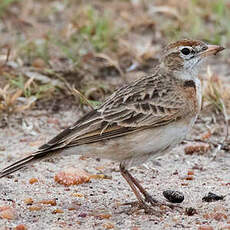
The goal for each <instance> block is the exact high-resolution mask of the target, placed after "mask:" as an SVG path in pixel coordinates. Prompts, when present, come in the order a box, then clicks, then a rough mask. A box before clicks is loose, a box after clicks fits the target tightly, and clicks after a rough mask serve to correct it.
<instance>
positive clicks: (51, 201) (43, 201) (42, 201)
mask: <svg viewBox="0 0 230 230" xmlns="http://www.w3.org/2000/svg"><path fill="white" fill-rule="evenodd" d="M37 203H38V204H47V205H51V206H56V205H57V202H56V199H52V200H41V201H39V202H37Z"/></svg>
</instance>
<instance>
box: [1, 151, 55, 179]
mask: <svg viewBox="0 0 230 230" xmlns="http://www.w3.org/2000/svg"><path fill="white" fill-rule="evenodd" d="M50 153H51V154H52V153H54V151H48V150H40V151H37V152H34V153H32V154H31V155H30V156H28V157H25V158H23V159H21V160H19V161H16V162H15V163H13V164H11V165H9V166H8V167H6V168H4V169H2V170H1V171H0V178H2V177H5V176H7V175H9V174H11V173H13V172H15V171H18V170H19V169H21V168H23V167H25V166H26V165H28V164H29V163H31V162H35V161H37V160H41V159H42V158H45V157H47V156H48V155H49V154H50Z"/></svg>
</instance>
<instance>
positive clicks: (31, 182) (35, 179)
mask: <svg viewBox="0 0 230 230" xmlns="http://www.w3.org/2000/svg"><path fill="white" fill-rule="evenodd" d="M37 182H38V179H37V178H31V179H30V180H29V183H30V184H34V183H37Z"/></svg>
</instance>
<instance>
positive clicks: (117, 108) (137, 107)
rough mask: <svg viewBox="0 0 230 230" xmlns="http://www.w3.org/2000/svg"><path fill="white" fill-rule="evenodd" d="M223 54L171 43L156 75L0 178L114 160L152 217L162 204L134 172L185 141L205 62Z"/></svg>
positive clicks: (214, 48) (196, 44)
mask: <svg viewBox="0 0 230 230" xmlns="http://www.w3.org/2000/svg"><path fill="white" fill-rule="evenodd" d="M223 49H224V48H223V47H222V46H219V45H210V44H207V43H205V42H203V41H199V40H191V39H182V40H179V41H176V42H172V43H170V44H169V45H167V46H166V48H165V49H163V52H162V55H161V58H160V61H159V65H157V66H156V67H155V68H154V70H153V71H152V73H151V74H149V75H146V76H143V77H140V78H139V79H137V80H135V81H133V82H130V83H128V84H126V85H124V86H122V87H121V88H119V89H117V90H116V91H115V92H114V93H113V94H112V95H110V96H109V97H108V98H107V99H106V100H105V101H104V103H102V104H101V105H100V106H99V107H98V108H96V109H94V110H92V111H90V112H88V113H86V114H85V115H84V116H83V117H81V118H80V119H79V120H77V121H76V122H75V123H74V124H73V125H71V126H69V127H68V128H66V129H65V130H64V131H62V132H61V133H59V134H58V135H57V136H55V137H54V138H53V139H51V140H50V141H48V142H47V143H45V144H43V145H42V146H41V147H39V149H38V150H37V151H36V152H34V153H31V154H30V155H29V156H27V157H25V158H23V159H21V160H19V161H16V162H15V163H13V164H11V165H10V166H8V167H6V168H4V169H2V170H1V171H0V178H2V177H5V176H7V175H9V174H11V173H13V172H15V171H17V170H19V169H21V168H23V167H24V166H26V165H28V164H30V163H33V162H35V161H37V160H42V159H44V158H50V157H52V156H55V155H57V154H63V155H71V154H79V155H84V156H88V157H94V158H105V159H110V160H113V161H117V162H119V169H120V172H121V175H122V176H123V177H124V179H125V180H126V181H127V183H128V184H129V186H130V188H131V190H132V191H133V192H134V194H135V196H136V198H137V202H136V203H137V204H138V206H139V207H140V208H142V209H144V210H145V211H146V213H148V212H149V210H152V209H151V207H156V206H158V205H161V204H162V203H161V202H160V201H158V200H156V199H155V198H153V197H152V196H151V195H150V194H149V193H148V192H147V191H146V190H145V189H144V187H143V186H142V185H141V183H140V182H139V181H138V180H137V179H136V178H135V177H133V176H132V175H131V173H130V172H129V169H130V168H131V167H134V166H139V165H141V164H143V163H145V162H146V161H147V160H148V159H150V158H156V157H158V156H162V155H163V154H165V153H168V152H170V150H171V149H172V148H174V147H175V146H176V145H177V144H179V143H180V142H181V141H182V140H183V139H184V138H185V137H186V135H187V134H188V133H189V131H190V130H191V128H192V126H193V125H194V122H195V121H196V119H197V116H198V114H199V112H200V110H201V98H202V90H201V82H200V79H199V77H198V73H199V69H200V66H201V63H202V62H203V60H204V59H205V58H206V57H208V56H211V55H215V54H217V53H218V52H220V51H222V50H223ZM165 205H166V204H165ZM169 207H171V206H170V205H169Z"/></svg>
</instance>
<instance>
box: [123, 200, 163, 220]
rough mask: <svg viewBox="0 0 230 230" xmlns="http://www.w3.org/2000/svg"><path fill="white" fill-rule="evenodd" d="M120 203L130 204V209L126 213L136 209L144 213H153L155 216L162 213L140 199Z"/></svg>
mask: <svg viewBox="0 0 230 230" xmlns="http://www.w3.org/2000/svg"><path fill="white" fill-rule="evenodd" d="M122 205H130V206H131V209H130V210H129V211H128V214H132V213H134V212H136V211H138V210H144V212H145V213H146V214H149V215H154V216H156V217H160V216H162V215H163V214H164V212H163V211H162V210H156V209H154V208H153V207H152V206H150V205H148V204H147V203H146V202H144V201H142V202H139V201H134V202H126V203H123V204H122Z"/></svg>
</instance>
